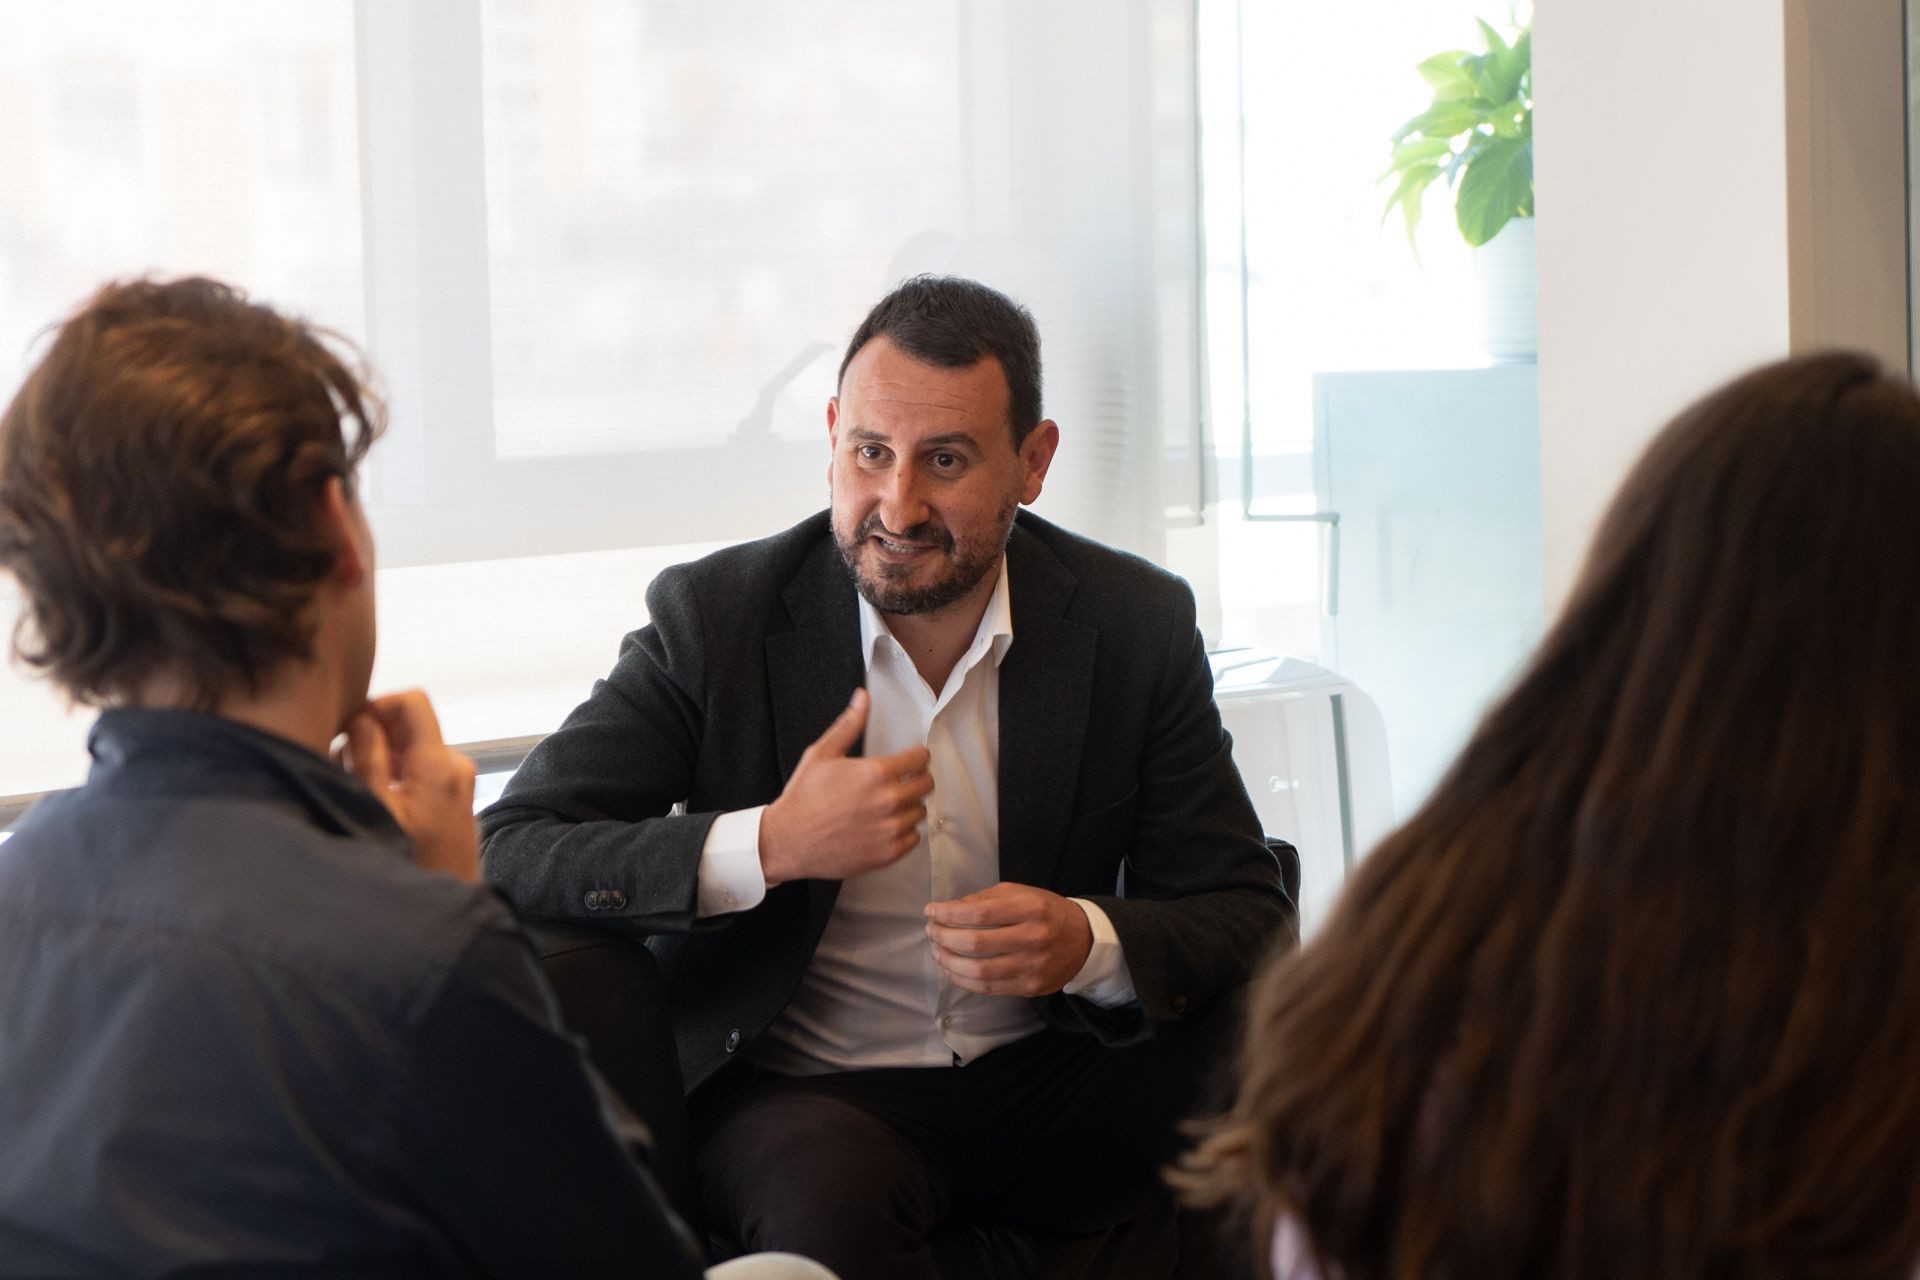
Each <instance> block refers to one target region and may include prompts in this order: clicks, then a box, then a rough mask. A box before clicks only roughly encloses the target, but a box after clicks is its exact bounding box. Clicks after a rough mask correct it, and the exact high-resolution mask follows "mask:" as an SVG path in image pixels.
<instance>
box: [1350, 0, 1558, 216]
mask: <svg viewBox="0 0 1920 1280" xmlns="http://www.w3.org/2000/svg"><path fill="white" fill-rule="evenodd" d="M1477 21H1479V23H1480V35H1481V39H1482V41H1483V42H1484V43H1485V45H1486V51H1485V52H1483V53H1468V52H1466V51H1465V50H1459V49H1455V50H1449V51H1448V52H1446V53H1436V54H1435V55H1433V56H1432V57H1431V58H1428V59H1427V60H1426V61H1424V62H1422V63H1421V64H1420V67H1419V71H1420V75H1421V77H1422V78H1423V79H1425V80H1426V82H1427V84H1428V85H1429V86H1431V87H1432V89H1433V103H1432V105H1431V106H1429V107H1428V108H1427V109H1426V110H1425V111H1422V112H1421V113H1420V114H1419V115H1417V116H1415V117H1414V118H1413V119H1411V120H1409V121H1407V122H1406V124H1404V125H1402V126H1401V127H1400V130H1399V132H1397V133H1395V134H1394V135H1393V163H1392V164H1391V165H1389V166H1388V168H1387V171H1386V173H1384V174H1382V175H1381V181H1383V182H1385V181H1387V180H1389V179H1392V180H1393V181H1394V184H1395V185H1394V189H1393V194H1392V195H1391V196H1390V197H1388V199H1387V208H1386V215H1385V216H1388V217H1390V216H1392V214H1393V211H1394V210H1395V209H1396V208H1397V209H1399V210H1400V211H1401V213H1402V214H1403V215H1405V217H1406V222H1407V238H1408V240H1409V241H1411V240H1412V238H1413V233H1414V229H1415V228H1416V227H1417V226H1419V224H1420V205H1421V202H1422V200H1423V199H1424V198H1425V196H1426V193H1427V188H1428V187H1430V186H1432V185H1433V183H1434V182H1435V181H1437V180H1439V179H1440V178H1445V179H1446V181H1447V185H1448V186H1449V187H1451V188H1453V210H1454V219H1455V221H1456V222H1458V224H1459V226H1460V234H1461V235H1462V236H1463V237H1465V239H1466V242H1467V243H1468V244H1470V245H1473V246H1474V247H1476V248H1478V247H1479V246H1480V245H1483V244H1485V243H1487V241H1489V240H1491V239H1493V237H1494V236H1496V235H1498V234H1499V232H1500V229H1501V228H1502V227H1505V226H1506V225H1507V223H1508V222H1510V221H1512V220H1513V219H1515V218H1531V217H1532V216H1533V33H1532V31H1531V30H1530V29H1529V27H1521V28H1519V29H1518V31H1517V33H1516V35H1515V36H1514V38H1513V40H1512V42H1511V43H1509V42H1508V41H1507V40H1505V39H1503V38H1502V37H1501V35H1500V33H1499V32H1498V31H1497V30H1495V29H1494V28H1493V26H1491V25H1490V24H1489V23H1487V22H1486V21H1485V20H1477Z"/></svg>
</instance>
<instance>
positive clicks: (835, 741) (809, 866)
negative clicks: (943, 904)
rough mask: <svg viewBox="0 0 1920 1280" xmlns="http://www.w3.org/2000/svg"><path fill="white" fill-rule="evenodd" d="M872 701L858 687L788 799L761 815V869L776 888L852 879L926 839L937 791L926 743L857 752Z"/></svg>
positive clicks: (790, 786)
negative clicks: (924, 826) (883, 752)
mask: <svg viewBox="0 0 1920 1280" xmlns="http://www.w3.org/2000/svg"><path fill="white" fill-rule="evenodd" d="M869 705H870V703H869V699H868V697H867V691H866V690H865V689H856V690H854V693H853V701H852V702H850V703H848V704H847V709H846V710H845V711H842V712H841V713H840V715H839V717H838V718H837V719H835V720H834V722H833V723H832V724H830V725H828V726H827V731H826V732H825V733H823V734H821V735H820V737H819V738H818V739H817V740H816V741H815V742H814V744H813V745H812V746H810V747H808V748H807V750H806V754H804V755H802V756H801V757H800V764H799V766H798V767H797V768H795V769H794V771H793V776H792V777H791V778H788V779H787V785H786V788H785V790H783V791H781V793H780V798H779V799H778V800H775V801H774V802H773V803H772V804H770V805H768V806H767V808H766V812H764V813H763V814H761V815H760V870H761V873H762V874H763V875H765V877H766V880H767V885H768V887H769V888H771V887H772V886H774V885H776V884H780V883H782V882H783V881H787V880H846V879H850V878H851V877H853V876H857V875H859V874H860V873H861V872H863V871H874V870H877V869H878V868H880V867H884V866H886V865H887V864H888V863H891V862H893V861H895V860H896V859H898V858H900V857H901V856H902V855H903V854H905V853H906V852H907V851H908V850H909V849H911V848H913V847H914V846H915V845H916V844H919V843H920V832H919V830H918V827H919V826H920V823H921V822H922V821H924V820H925V818H926V816H927V808H926V805H925V804H924V803H923V802H924V801H925V800H926V798H927V796H928V795H929V794H930V793H931V792H932V791H933V776H932V775H931V774H930V773H928V772H927V763H928V761H929V760H930V759H931V758H932V757H931V756H930V755H929V754H928V751H927V749H926V748H925V747H909V748H907V749H906V750H905V751H900V752H896V753H895V754H893V755H890V756H878V757H860V756H855V757H849V756H848V755H847V752H849V751H851V750H853V746H854V744H855V743H856V742H858V741H860V734H861V732H862V731H863V730H865V728H866V727H867V708H868V706H869Z"/></svg>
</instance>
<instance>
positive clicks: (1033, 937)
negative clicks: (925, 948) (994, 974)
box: [927, 922, 1044, 957]
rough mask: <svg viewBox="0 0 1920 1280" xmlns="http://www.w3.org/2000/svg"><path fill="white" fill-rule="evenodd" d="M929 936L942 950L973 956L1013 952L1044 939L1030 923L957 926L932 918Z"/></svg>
mask: <svg viewBox="0 0 1920 1280" xmlns="http://www.w3.org/2000/svg"><path fill="white" fill-rule="evenodd" d="M927 937H929V938H930V939H932V940H933V944H934V946H935V947H936V948H937V949H939V950H942V951H946V952H948V953H950V954H952V955H956V956H973V957H981V956H1004V955H1012V954H1014V953H1016V952H1019V951H1024V950H1026V949H1028V948H1030V947H1034V946H1038V945H1039V944H1040V943H1041V942H1042V941H1044V939H1042V938H1041V937H1040V936H1038V935H1037V934H1036V933H1035V932H1034V931H1033V930H1032V929H1031V928H1030V927H1029V926H1026V925H1008V926H1006V927H1004V928H999V929H956V928H950V927H948V926H947V925H944V924H933V923H931V922H929V923H928V925H927Z"/></svg>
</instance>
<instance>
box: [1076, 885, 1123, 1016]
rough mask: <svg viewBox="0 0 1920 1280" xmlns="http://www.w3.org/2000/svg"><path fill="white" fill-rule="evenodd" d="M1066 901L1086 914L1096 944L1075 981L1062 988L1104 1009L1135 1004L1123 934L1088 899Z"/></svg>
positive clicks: (1104, 913)
mask: <svg viewBox="0 0 1920 1280" xmlns="http://www.w3.org/2000/svg"><path fill="white" fill-rule="evenodd" d="M1067 901H1069V902H1071V903H1073V904H1074V905H1075V906H1077V907H1079V908H1080V909H1081V910H1082V911H1084V912H1086V913H1087V926H1088V927H1089V928H1091V929H1092V930H1093V946H1092V947H1091V948H1090V949H1089V950H1088V951H1087V958H1086V962H1085V963H1083V964H1082V965H1081V966H1080V972H1078V973H1076V974H1074V975H1073V981H1072V982H1069V983H1068V984H1067V985H1066V986H1065V987H1063V988H1062V990H1064V991H1065V992H1066V993H1067V994H1068V995H1070V996H1079V997H1080V998H1081V999H1082V1000H1091V1001H1093V1003H1095V1004H1097V1005H1099V1006H1100V1007H1101V1008H1103V1009H1117V1008H1119V1007H1120V1006H1121V1005H1123V1004H1132V1003H1133V1002H1134V998H1135V997H1134V991H1133V973H1132V972H1131V971H1130V970H1129V969H1128V968H1127V953H1126V952H1124V951H1122V950H1121V949H1120V935H1119V934H1118V933H1116V932H1114V928H1113V921H1111V920H1109V919H1107V913H1106V912H1104V911H1102V910H1101V909H1100V908H1099V907H1097V906H1095V905H1094V904H1093V903H1091V902H1088V901H1087V900H1086V899H1085V898H1069V899H1067Z"/></svg>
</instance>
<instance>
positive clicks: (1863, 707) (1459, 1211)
mask: <svg viewBox="0 0 1920 1280" xmlns="http://www.w3.org/2000/svg"><path fill="white" fill-rule="evenodd" d="M1917 935H1920V398H1917V397H1916V395H1915V392H1914V390H1913V388H1912V387H1911V386H1910V385H1909V384H1908V383H1906V382H1905V381H1904V380H1901V379H1897V378H1894V377H1891V376H1889V375H1886V374H1884V373H1882V372H1881V371H1880V370H1879V368H1878V366H1877V365H1876V364H1875V363H1873V362H1872V361H1871V360H1868V359H1866V358H1864V357H1858V356H1851V355H1839V354H1833V355H1821V356H1812V357H1806V358H1800V359H1794V360H1787V361H1783V362H1781V363H1778V364H1774V365H1770V366H1767V367H1765V368H1762V369H1759V370H1757V371H1755V372H1753V373H1750V374H1748V375H1747V376H1745V377H1743V378H1740V379H1739V380H1737V381H1735V382H1733V383H1731V384H1730V385H1728V386H1726V387H1724V388H1722V389H1721V390H1719V391H1717V392H1715V393H1714V394H1712V395H1710V396H1708V397H1707V398H1706V399H1704V400H1702V401H1701V402H1699V403H1698V404H1696V405H1694V406H1693V407H1692V408H1690V409H1689V410H1687V411H1686V412H1685V413H1683V414H1682V415H1681V416H1680V417H1679V418H1678V419H1676V420H1675V421H1674V422H1673V423H1672V424H1671V425H1669V426H1668V427H1667V428H1666V430H1665V431H1664V432H1663V433H1662V434H1661V435H1660V436H1659V437H1658V438H1657V439H1656V440H1655V441H1654V442H1653V444H1652V445H1651V447H1650V448H1649V449H1648V450H1647V452H1646V454H1645V456H1644V457H1643V458H1642V459H1641V460H1640V462H1639V463H1638V465H1637V466H1636V467H1635V468H1634V470H1633V472H1632V473H1631V474H1630V475H1629V477H1628V478H1627V481H1626V483H1625V485H1624V486H1623V487H1622V489H1621V490H1620V492H1619V494H1618V495H1617V497H1616V498H1615V500H1614V502H1613V505H1612V508H1611V510H1610V511H1609V513H1608V514H1607V516H1606V519H1605V521H1604V522H1603V525H1602V527H1601V529H1600V532H1599V534H1598V536H1597V538H1596V541H1595V544H1594V547H1593V550H1592V552H1591V555H1590V557H1589V559H1588V562H1587V565H1586V568H1585V571H1584V574H1583V576H1582V577H1581V579H1580V581H1579V583H1578V585H1577V586H1576V588H1575V590H1574V592H1573V594H1572V597H1571V599H1570V601H1569V603H1568V605H1567V607H1566V609H1565V612H1564V614H1563V615H1562V616H1561V618H1560V619H1559V621H1558V623H1557V624H1556V625H1555V626H1554V627H1553V629H1552V631H1551V633H1550V634H1549V635H1548V636H1547V638H1546V640H1545V642H1544V643H1543V644H1542V645H1541V647H1540V650H1539V652H1538V653H1537V654H1536V655H1535V657H1534V658H1533V660H1532V662H1531V664H1530V665H1529V666H1528V667H1527V668H1526V670H1525V671H1524V672H1523V673H1522V674H1521V676H1520V677H1519V678H1518V681H1517V683H1516V684H1515V686H1514V688H1513V689H1512V691H1511V692H1510V693H1509V694H1507V696H1506V697H1505V698H1504V699H1503V700H1502V701H1500V702H1499V704H1498V705H1497V706H1496V707H1495V708H1494V709H1493V710H1492V712H1491V713H1490V714H1489V715H1488V716H1487V717H1486V719H1485V720H1484V721H1483V723H1482V724H1481V725H1480V727H1479V729H1478V730H1477V731H1476V732H1475V734H1474V735H1473V738H1472V739H1471V741H1470V742H1469V743H1468V745H1467V747H1466V749H1465V751H1464V752H1463V753H1462V754H1461V756H1460V758H1459V759H1458V760H1457V761H1456V762H1455V764H1454V765H1453V767H1452V769H1451V770H1450V771H1449V772H1448V774H1447V775H1446V777H1445V778H1444V779H1443V780H1442V781H1441V783H1440V784H1439V786H1438V787H1437V788H1436V789H1435V791H1434V793H1433V795H1432V798H1431V799H1429V800H1428V801H1427V803H1426V804H1425V805H1424V806H1423V807H1422V808H1421V809H1420V810H1419V812H1418V813H1416V814H1415V815H1414V817H1413V818H1412V820H1411V821H1409V822H1408V823H1407V824H1406V825H1405V826H1404V827H1402V828H1400V829H1399V830H1398V831H1397V832H1395V833H1394V834H1393V835H1392V836H1390V837H1389V838H1388V839H1386V840H1385V841H1384V842H1382V844H1381V845H1380V847H1379V848H1378V849H1377V850H1376V851H1375V852H1374V853H1373V854H1372V855H1371V856H1370V857H1369V858H1368V859H1367V860H1366V861H1365V862H1364V863H1363V864H1362V865H1361V866H1360V867H1359V868H1358V870H1357V871H1356V873H1355V875H1354V876H1353V879H1352V881H1351V883H1350V884H1349V886H1348V888H1347V890H1346V892H1345V895H1344V896H1343V897H1342V899H1341V900H1340V902H1339V904H1338V905H1337V907H1336V908H1335V910H1334V912H1333V914H1332V915H1331V916H1330V918H1329V919H1328V921H1327V922H1326V924H1325V926H1324V927H1323V929H1322V930H1321V932H1320V934H1319V936H1318V937H1317V938H1315V939H1314V940H1313V941H1312V942H1311V944H1310V945H1308V946H1307V947H1305V948H1304V949H1303V950H1301V951H1299V952H1297V953H1296V954H1294V955H1292V956H1290V957H1287V958H1286V959H1285V960H1283V961H1281V962H1279V963H1278V964H1276V965H1275V966H1274V967H1273V968H1272V969H1271V970H1270V971H1269V972H1268V973H1266V974H1265V975H1264V977H1263V978H1262V979H1261V981H1260V983H1259V985H1258V988H1257V991H1256V994H1255V996H1254V998H1253V1001H1252V1007H1251V1010H1250V1014H1249V1022H1248V1033H1247V1041H1246V1045H1245V1049H1244V1055H1243V1060H1242V1063H1241V1075H1240V1083H1239V1090H1238V1096H1237V1098H1236V1099H1235V1101H1234V1103H1233V1105H1232V1108H1231V1111H1230V1112H1229V1113H1228V1114H1227V1115H1225V1116H1224V1117H1222V1118H1221V1119H1219V1120H1218V1121H1217V1122H1216V1123H1214V1124H1213V1125H1212V1127H1211V1128H1210V1130H1209V1132H1208V1133H1207V1135H1206V1137H1205V1140H1204V1141H1203V1143H1202V1144H1201V1146H1200V1147H1199V1149H1198V1150H1197V1152H1196V1153H1195V1154H1193V1155H1192V1156H1191V1157H1189V1160H1188V1162H1187V1164H1186V1167H1185V1169H1184V1170H1183V1172H1182V1174H1181V1175H1180V1177H1181V1180H1182V1181H1183V1182H1184V1183H1185V1185H1186V1187H1187V1189H1188V1192H1189V1194H1190V1195H1191V1196H1192V1197H1194V1198H1195V1199H1197V1200H1199V1201H1202V1202H1212V1203H1216V1204H1221V1203H1224V1204H1226V1205H1228V1206H1230V1207H1235V1208H1237V1209H1239V1210H1240V1211H1242V1213H1244V1215H1245V1216H1246V1217H1247V1218H1248V1220H1249V1222H1250V1226H1251V1228H1252V1230H1253V1232H1254V1234H1255V1238H1256V1239H1257V1240H1259V1241H1260V1242H1261V1243H1260V1249H1261V1252H1262V1253H1265V1252H1266V1250H1267V1248H1268V1246H1269V1243H1270V1244H1271V1246H1272V1248H1273V1254H1274V1259H1275V1269H1276V1273H1277V1274H1278V1275H1280V1276H1282V1277H1285V1276H1287V1275H1289V1274H1291V1275H1297V1276H1302V1277H1306V1276H1314V1275H1319V1276H1322V1277H1325V1278H1326V1280H1388V1278H1395V1280H1397V1278H1401V1277H1406V1278H1409V1280H1410V1278H1412V1277H1421V1278H1423V1280H1497V1278H1499V1277H1521V1276H1555V1277H1566V1278H1569V1280H1588V1278H1594V1280H1597V1278H1599V1277H1609V1278H1611V1277H1635V1278H1636V1280H1657V1278H1662V1277H1671V1278H1673V1280H1679V1278H1680V1277H1685V1278H1686V1280H1699V1278H1701V1277H1736V1276H1737V1277H1742V1278H1743V1280H1752V1278H1764V1277H1790V1276H1791V1277H1800V1276H1809V1277H1811V1276H1819V1277H1835V1278H1838V1277H1888V1278H1891V1277H1912V1276H1914V1275H1915V1274H1916V1269H1920V936H1917Z"/></svg>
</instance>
